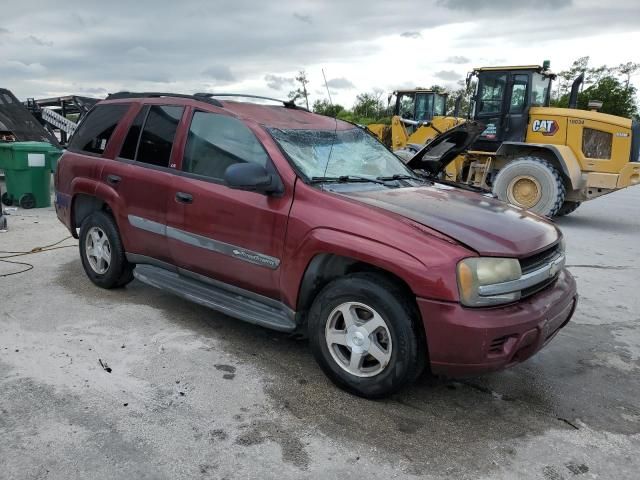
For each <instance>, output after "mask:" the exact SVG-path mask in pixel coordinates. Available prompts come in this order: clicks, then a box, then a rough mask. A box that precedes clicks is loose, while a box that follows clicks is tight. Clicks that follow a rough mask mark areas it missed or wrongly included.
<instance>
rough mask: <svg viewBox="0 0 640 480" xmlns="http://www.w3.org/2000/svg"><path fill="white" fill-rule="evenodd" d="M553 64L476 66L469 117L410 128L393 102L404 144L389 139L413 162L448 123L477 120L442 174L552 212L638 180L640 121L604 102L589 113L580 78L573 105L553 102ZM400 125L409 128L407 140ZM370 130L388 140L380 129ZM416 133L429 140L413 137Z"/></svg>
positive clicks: (574, 87)
mask: <svg viewBox="0 0 640 480" xmlns="http://www.w3.org/2000/svg"><path fill="white" fill-rule="evenodd" d="M548 67H549V66H548V62H544V65H543V66H538V65H526V66H510V67H485V68H477V69H475V70H473V71H472V72H471V73H470V74H469V75H468V76H467V83H468V84H469V82H470V81H471V79H472V78H476V79H477V87H476V91H475V93H474V94H473V95H472V98H471V102H470V109H469V113H468V116H467V117H468V118H467V119H462V118H459V116H458V115H457V112H456V113H454V115H453V116H452V117H445V116H443V115H442V116H438V115H434V116H433V117H432V118H431V120H427V121H424V122H422V124H420V125H413V127H414V130H413V131H412V132H410V133H409V131H408V130H406V127H404V123H403V122H402V115H401V113H400V112H401V109H400V108H399V107H400V105H399V103H398V102H396V109H395V111H394V113H395V116H394V121H392V124H391V126H390V127H389V128H390V129H391V130H392V132H391V133H390V134H389V133H387V134H386V135H387V138H391V139H394V138H396V132H394V131H393V129H394V127H395V128H396V130H398V133H397V138H399V141H398V142H397V143H395V144H390V143H389V142H386V143H387V145H388V146H390V147H391V148H392V149H393V150H394V151H396V153H400V154H401V157H403V158H405V159H408V158H409V157H410V156H411V155H415V154H420V148H421V147H422V146H424V145H425V143H426V144H429V143H430V142H433V141H434V140H435V139H437V138H438V137H439V136H441V135H442V134H444V133H446V130H447V127H446V125H450V126H449V129H454V128H455V127H456V125H460V124H461V123H462V122H465V121H474V122H476V123H478V122H479V123H481V124H483V125H484V130H483V131H482V133H480V135H479V136H478V137H477V139H476V140H475V141H474V142H473V143H472V144H471V146H470V147H469V149H468V150H467V151H466V152H465V153H462V154H460V155H458V156H457V157H456V158H455V159H453V160H451V161H450V162H449V163H448V164H447V165H443V166H442V171H441V172H440V176H441V177H442V178H444V179H447V180H449V181H452V182H455V183H458V184H463V185H468V186H471V187H476V188H478V189H481V190H484V191H489V192H493V194H494V195H496V196H497V197H498V198H500V199H501V200H504V201H507V202H509V203H511V204H513V205H516V206H519V207H522V208H525V209H529V210H532V211H534V212H536V213H538V214H541V215H546V216H549V217H551V216H560V215H566V214H568V213H571V212H572V211H574V210H575V209H576V208H578V206H579V205H580V203H581V202H584V201H586V200H591V199H593V198H597V197H599V196H601V195H605V194H607V193H611V192H614V191H616V190H620V189H622V188H626V187H629V186H632V185H636V184H639V183H640V163H639V160H640V159H639V155H640V123H639V122H637V121H632V120H631V119H628V118H622V117H616V116H614V115H608V114H605V113H600V112H598V111H597V110H598V109H599V108H601V106H602V104H601V103H600V102H595V101H592V102H590V105H589V108H590V109H591V110H579V109H577V100H578V91H579V88H580V85H581V83H582V82H583V80H584V77H583V75H581V76H579V77H578V78H577V79H576V80H575V81H574V82H573V85H572V88H571V93H570V96H569V108H552V107H549V102H550V95H551V82H552V80H553V79H554V78H555V75H554V74H553V73H551V72H550V71H549V68H548ZM456 103H457V104H458V105H459V102H456ZM456 110H457V109H456ZM438 113H439V112H438ZM397 117H400V118H397ZM398 122H400V123H401V124H402V125H401V126H403V127H404V128H405V131H407V133H408V136H407V139H406V140H405V143H404V145H403V144H402V133H403V132H402V129H400V128H399V125H398ZM436 122H441V123H442V128H440V127H438V126H436V128H437V129H438V130H440V131H441V132H442V134H441V133H438V132H437V131H436V132H435V133H436V135H435V136H433V131H432V130H433V126H434V125H435V124H436ZM422 129H424V132H421V133H418V130H422ZM429 129H431V130H429ZM371 131H372V132H373V133H374V134H376V135H377V136H378V138H379V139H380V140H382V141H384V140H385V138H384V137H383V136H381V135H380V133H381V132H380V130H378V131H377V132H376V127H375V126H374V128H373V129H371ZM418 135H423V136H424V138H426V139H427V140H426V142H423V143H420V142H414V139H416V138H418V137H417V136H418ZM430 135H432V136H430ZM414 143H415V144H414ZM444 143H446V142H444ZM419 163H420V162H419V161H414V162H412V164H413V165H417V164H419Z"/></svg>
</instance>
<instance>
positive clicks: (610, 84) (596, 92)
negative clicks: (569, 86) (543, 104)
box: [553, 75, 638, 118]
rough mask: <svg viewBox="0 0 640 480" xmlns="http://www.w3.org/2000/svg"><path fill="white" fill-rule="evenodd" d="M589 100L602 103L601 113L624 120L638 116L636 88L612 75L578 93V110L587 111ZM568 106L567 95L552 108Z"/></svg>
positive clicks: (554, 103) (555, 102)
mask: <svg viewBox="0 0 640 480" xmlns="http://www.w3.org/2000/svg"><path fill="white" fill-rule="evenodd" d="M590 100H600V101H601V102H602V108H601V109H600V111H601V112H603V113H609V114H611V115H616V116H618V117H624V118H631V117H634V116H637V115H638V105H637V104H636V87H634V86H633V85H631V84H629V86H628V87H627V86H626V85H625V84H623V83H622V82H621V81H620V80H618V79H617V78H615V77H614V76H612V75H607V76H604V77H602V78H600V79H599V80H598V82H596V83H594V84H593V85H591V86H589V87H587V88H585V89H584V90H583V91H582V92H580V93H579V94H578V108H580V109H583V110H587V109H588V108H589V107H588V105H589V101H590ZM568 105H569V94H568V93H565V94H564V95H563V96H562V97H560V99H558V100H556V101H554V102H553V106H557V107H564V108H566V107H568Z"/></svg>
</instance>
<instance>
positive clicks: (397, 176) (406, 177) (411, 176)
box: [376, 173, 421, 182]
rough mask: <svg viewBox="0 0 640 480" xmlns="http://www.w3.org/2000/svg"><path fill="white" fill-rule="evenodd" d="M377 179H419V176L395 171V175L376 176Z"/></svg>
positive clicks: (388, 180)
mask: <svg viewBox="0 0 640 480" xmlns="http://www.w3.org/2000/svg"><path fill="white" fill-rule="evenodd" d="M376 179H377V180H381V181H383V182H390V181H392V180H421V179H420V178H419V177H416V176H413V175H406V174H400V173H396V174H395V175H389V176H386V177H382V176H381V177H376Z"/></svg>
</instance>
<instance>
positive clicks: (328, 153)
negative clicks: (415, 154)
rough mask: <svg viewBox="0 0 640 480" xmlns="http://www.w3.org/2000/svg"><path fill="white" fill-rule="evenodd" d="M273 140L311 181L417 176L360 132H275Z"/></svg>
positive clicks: (278, 130)
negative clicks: (326, 178) (346, 177)
mask: <svg viewBox="0 0 640 480" xmlns="http://www.w3.org/2000/svg"><path fill="white" fill-rule="evenodd" d="M270 132H271V134H272V135H273V137H274V138H275V139H276V141H277V142H278V143H279V144H280V146H281V147H282V148H283V149H284V150H285V152H287V154H288V155H289V157H291V160H293V162H294V163H295V164H296V166H297V167H298V168H299V169H300V170H301V171H302V173H303V174H304V175H305V176H306V177H307V178H309V179H313V178H320V177H328V178H337V177H345V176H352V177H365V178H370V179H376V178H379V177H382V178H390V177H393V176H402V177H404V176H409V177H411V178H415V175H414V174H413V172H411V170H409V169H408V168H407V167H406V166H405V165H404V164H403V163H402V162H401V161H400V160H399V159H398V157H396V156H395V155H393V154H392V153H391V152H389V151H388V150H387V149H386V148H385V147H384V146H383V145H382V144H380V143H379V142H378V141H376V140H375V139H373V138H372V137H371V136H370V135H369V134H367V133H366V132H364V131H363V130H361V129H359V128H353V129H350V130H338V131H332V130H282V129H271V130H270Z"/></svg>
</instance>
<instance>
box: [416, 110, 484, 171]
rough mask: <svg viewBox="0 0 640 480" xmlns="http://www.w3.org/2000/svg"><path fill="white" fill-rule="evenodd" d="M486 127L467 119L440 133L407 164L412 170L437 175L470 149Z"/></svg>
mask: <svg viewBox="0 0 640 480" xmlns="http://www.w3.org/2000/svg"><path fill="white" fill-rule="evenodd" d="M484 129H485V126H484V125H483V124H482V123H479V122H475V121H472V120H467V121H466V122H464V123H462V124H460V125H457V126H455V127H453V128H452V129H450V130H447V131H446V132H444V133H442V134H440V135H438V136H437V137H436V138H434V139H433V140H432V141H431V142H429V143H428V144H426V145H425V146H424V147H422V148H421V149H420V150H419V151H418V153H416V154H415V155H414V156H413V157H411V158H410V159H409V160H408V161H407V162H406V165H407V167H409V168H411V169H412V170H424V171H425V172H428V173H430V174H431V175H433V176H435V175H437V174H438V173H440V172H441V171H442V170H444V169H445V168H446V167H447V165H449V163H451V162H452V161H453V159H454V158H456V157H457V156H458V155H459V154H461V153H462V152H465V151H466V150H468V149H469V147H470V146H471V144H473V142H475V141H476V139H477V138H478V137H479V136H480V134H481V133H482V132H483V131H484Z"/></svg>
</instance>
